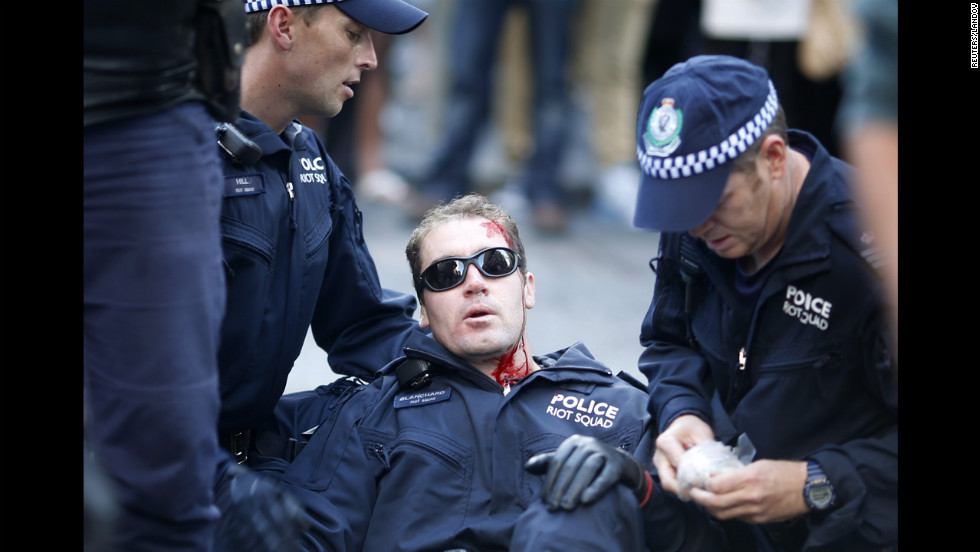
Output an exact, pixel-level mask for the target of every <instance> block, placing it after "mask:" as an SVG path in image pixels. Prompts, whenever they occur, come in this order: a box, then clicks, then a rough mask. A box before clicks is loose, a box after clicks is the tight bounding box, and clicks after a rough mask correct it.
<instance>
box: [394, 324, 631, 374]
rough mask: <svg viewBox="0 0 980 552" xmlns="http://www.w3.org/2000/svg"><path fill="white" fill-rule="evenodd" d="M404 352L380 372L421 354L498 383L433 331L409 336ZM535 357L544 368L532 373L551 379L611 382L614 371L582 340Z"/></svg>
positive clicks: (423, 357)
mask: <svg viewBox="0 0 980 552" xmlns="http://www.w3.org/2000/svg"><path fill="white" fill-rule="evenodd" d="M404 353H405V354H404V356H402V357H400V358H398V359H395V360H394V361H392V362H390V363H389V364H388V365H387V366H385V367H384V368H382V369H381V370H380V371H379V372H378V375H379V376H382V375H387V374H391V373H393V371H394V369H395V368H396V367H397V366H398V365H400V364H401V363H402V362H403V361H404V360H405V359H406V358H418V359H422V360H425V361H428V362H430V363H432V364H434V365H436V366H439V367H441V368H442V369H448V370H453V371H456V372H457V373H458V374H460V375H462V376H464V377H467V379H473V380H475V381H479V382H481V383H484V382H485V383H487V384H490V385H496V383H495V382H493V381H492V380H491V379H490V378H487V377H486V376H485V375H484V374H483V373H482V372H480V371H479V370H477V369H476V368H475V367H474V366H473V365H471V364H470V363H468V362H466V361H465V360H463V359H461V358H459V357H458V356H456V355H454V354H453V353H451V352H450V351H449V350H448V349H446V348H445V347H443V346H442V345H440V344H439V343H438V342H437V341H436V340H435V339H434V338H433V337H432V336H431V335H422V334H421V333H418V332H416V333H414V334H413V335H412V336H411V337H409V340H408V342H407V343H406V345H405V348H404ZM534 359H535V361H537V363H538V365H539V366H541V370H538V371H537V372H534V374H532V375H531V376H530V377H531V378H534V377H546V378H548V379H550V380H552V381H556V382H557V381H578V382H586V383H603V384H608V383H609V380H610V378H612V376H613V373H612V370H610V369H609V368H608V367H607V366H606V365H605V364H602V363H601V362H599V361H598V360H596V359H595V357H593V356H592V353H591V352H590V351H589V349H588V348H587V347H586V346H585V344H584V343H582V342H581V341H579V342H576V343H574V344H573V345H571V346H569V347H566V348H564V349H560V350H558V351H553V352H551V353H547V354H545V355H543V356H535V357H534Z"/></svg>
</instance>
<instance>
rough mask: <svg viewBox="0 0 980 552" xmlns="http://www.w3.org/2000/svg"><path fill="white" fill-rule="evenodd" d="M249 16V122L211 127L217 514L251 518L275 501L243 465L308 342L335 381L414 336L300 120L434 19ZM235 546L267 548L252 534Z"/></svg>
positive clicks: (307, 8) (339, 12)
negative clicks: (376, 36) (383, 47)
mask: <svg viewBox="0 0 980 552" xmlns="http://www.w3.org/2000/svg"><path fill="white" fill-rule="evenodd" d="M244 11H245V14H246V38H247V43H248V44H247V49H246V51H245V60H244V63H243V65H242V70H241V113H240V115H239V117H238V118H237V120H235V121H234V122H233V123H231V124H227V125H220V126H219V127H218V129H217V132H216V134H217V136H216V141H217V142H218V144H217V146H216V147H217V148H218V150H219V151H220V153H221V156H222V159H223V172H224V178H223V185H224V188H223V192H224V200H223V206H222V211H221V232H222V240H223V241H222V245H223V252H224V267H225V276H226V280H227V309H226V313H225V317H224V321H223V324H222V327H221V343H220V349H219V352H218V364H219V370H220V392H221V412H220V417H219V420H218V431H219V440H220V444H221V446H222V448H224V449H225V450H226V451H227V452H228V454H227V456H226V462H225V463H224V464H223V465H222V466H221V468H220V469H219V474H218V483H217V487H216V491H217V493H218V502H219V505H223V506H224V507H225V508H226V509H231V508H240V509H246V510H248V509H250V508H254V507H255V505H256V504H262V505H265V506H267V505H270V504H272V505H275V504H276V502H277V501H274V500H262V499H259V500H255V497H254V496H250V495H249V494H250V493H253V491H254V489H256V488H258V487H256V485H253V484H251V483H249V484H245V483H240V482H239V483H236V479H237V478H254V475H255V474H254V472H252V471H249V470H247V469H245V468H244V467H243V466H242V465H240V464H243V463H244V464H247V460H248V455H249V450H250V448H251V446H252V445H253V443H254V433H255V432H254V430H255V428H257V427H258V426H259V425H260V424H261V423H262V422H263V420H265V419H266V418H267V417H268V416H270V415H271V413H272V410H273V407H274V405H275V404H276V402H277V401H278V400H279V398H280V396H281V395H282V392H283V390H284V389H285V386H286V381H287V377H288V375H289V372H290V370H291V369H292V366H293V363H294V362H295V360H296V358H297V357H298V356H299V353H300V350H301V349H302V347H303V344H304V342H305V340H306V337H307V333H308V332H312V335H313V337H314V339H315V340H316V343H317V344H318V345H319V346H320V347H321V348H322V349H323V350H324V351H326V352H327V354H328V362H329V365H330V368H331V369H332V370H333V371H334V372H337V373H340V374H345V375H350V376H357V377H360V378H363V379H372V378H373V377H374V373H375V371H376V370H377V369H378V368H379V367H381V366H384V365H385V364H386V363H387V362H388V361H390V360H391V359H393V358H395V357H396V356H397V355H398V354H399V353H400V351H401V346H402V345H403V343H404V342H405V340H406V339H407V338H408V337H409V336H410V335H412V334H413V333H415V332H419V331H420V330H419V329H418V324H417V322H416V321H415V320H414V319H413V318H412V315H413V313H414V310H415V307H416V302H415V299H414V297H412V296H411V295H408V294H404V293H396V292H394V291H391V290H387V289H384V288H382V287H381V284H380V281H379V277H378V273H377V269H376V267H375V264H374V260H373V259H372V257H371V253H370V251H369V250H368V247H367V244H366V243H365V241H364V236H363V232H362V230H363V228H362V219H361V211H360V210H359V208H358V206H357V202H356V201H355V198H354V193H353V190H352V188H351V185H350V182H349V181H348V180H347V178H346V177H345V176H344V175H343V174H342V173H341V171H340V170H339V169H338V167H337V165H336V164H335V163H334V161H333V160H332V159H331V158H330V157H329V155H328V154H327V152H326V150H325V148H324V145H323V143H322V142H321V140H320V139H319V137H318V136H317V134H316V132H314V131H313V130H312V129H310V128H308V127H306V126H304V125H303V124H302V123H301V122H300V121H299V120H298V117H300V116H305V115H311V116H322V117H333V116H335V115H337V113H339V112H340V110H341V108H342V106H343V103H344V102H345V101H346V100H347V99H349V98H351V97H353V95H354V94H355V91H356V88H357V86H356V85H357V83H358V82H359V81H360V79H361V75H362V74H363V73H364V72H365V71H371V70H373V69H375V68H376V66H377V57H376V55H375V51H374V45H373V41H372V32H374V31H377V32H382V33H388V34H402V33H407V32H409V31H411V30H413V29H415V28H416V27H418V26H419V25H420V24H421V23H422V22H423V21H424V20H425V19H426V17H427V14H426V13H425V12H424V11H422V10H419V9H418V8H416V7H414V6H412V5H411V4H409V3H407V2H403V1H402V0H254V1H246V2H245V3H244ZM325 368H326V367H325ZM265 488H266V490H267V491H268V492H269V493H270V494H277V493H276V492H275V491H273V490H272V489H271V488H269V487H268V486H266V487H265ZM263 492H264V491H263ZM277 498H278V499H279V502H281V503H282V504H283V508H281V509H279V510H275V511H272V510H274V506H270V508H271V509H270V510H269V511H266V512H264V513H263V512H262V511H256V512H254V515H255V516H256V517H259V518H261V517H264V518H265V519H269V520H272V521H271V522H270V523H269V525H271V527H265V528H264V529H263V526H262V525H261V524H259V523H256V524H254V525H255V526H256V527H257V529H255V531H256V532H257V533H259V534H260V535H259V536H260V537H262V536H267V535H268V534H269V533H274V532H275V531H274V529H278V528H281V527H283V526H289V524H290V523H292V522H290V521H288V520H290V519H293V516H292V514H291V512H292V505H291V504H289V502H288V500H287V499H285V498H282V497H281V496H278V495H277ZM277 520H278V521H277ZM243 525H245V524H238V526H237V527H230V528H229V527H225V528H224V529H226V530H227V531H231V532H235V531H237V530H239V529H241V528H242V527H241V526H243ZM263 531H264V533H263ZM220 533H221V531H220V529H219V534H220ZM286 533H288V531H287V532H285V533H284V534H283V535H282V538H287V536H286ZM232 537H233V541H234V542H237V543H240V546H244V547H246V548H247V549H250V550H254V549H256V547H257V546H260V545H259V543H260V540H259V538H258V537H256V538H255V539H252V537H253V536H252V535H250V534H247V533H246V534H244V535H242V534H234V535H232ZM274 544H275V543H271V544H270V547H272V546H274ZM229 548H230V547H229Z"/></svg>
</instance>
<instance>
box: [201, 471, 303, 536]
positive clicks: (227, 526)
mask: <svg viewBox="0 0 980 552" xmlns="http://www.w3.org/2000/svg"><path fill="white" fill-rule="evenodd" d="M215 503H216V504H217V505H218V508H220V509H221V519H220V520H219V521H218V529H217V531H216V532H215V537H214V549H215V551H216V552H224V551H232V550H249V551H250V552H272V551H285V550H294V549H295V548H296V544H295V541H296V540H297V539H298V537H299V535H300V534H302V533H303V531H305V530H306V529H307V528H308V527H309V525H310V518H309V516H308V515H307V514H306V511H305V510H304V509H303V506H302V505H301V504H300V503H299V501H298V500H297V499H296V498H295V497H294V496H293V495H291V494H289V491H288V490H287V489H286V488H285V487H283V486H282V485H281V484H280V483H279V482H278V481H276V480H274V479H272V478H271V477H269V476H267V475H263V474H261V473H259V472H256V471H253V470H250V469H248V468H246V467H244V466H240V465H238V464H232V465H231V467H229V468H228V471H226V472H225V474H224V475H223V476H222V477H221V479H220V480H219V481H218V483H217V485H216V486H215Z"/></svg>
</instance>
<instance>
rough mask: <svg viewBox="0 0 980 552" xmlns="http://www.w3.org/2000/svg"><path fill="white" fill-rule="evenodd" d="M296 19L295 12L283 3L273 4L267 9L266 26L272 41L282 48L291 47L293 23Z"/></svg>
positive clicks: (288, 48)
mask: <svg viewBox="0 0 980 552" xmlns="http://www.w3.org/2000/svg"><path fill="white" fill-rule="evenodd" d="M296 21H298V19H297V18H296V13H295V12H294V11H293V10H291V9H289V8H287V7H286V6H283V5H281V4H280V5H277V6H273V8H272V9H271V10H269V19H268V21H267V22H266V28H267V29H268V30H269V34H270V35H271V36H272V41H273V42H275V43H276V46H278V47H279V48H280V49H282V50H290V49H292V47H293V40H294V38H295V37H294V36H293V25H294V24H295V23H296Z"/></svg>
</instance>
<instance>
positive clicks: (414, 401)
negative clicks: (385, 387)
mask: <svg viewBox="0 0 980 552" xmlns="http://www.w3.org/2000/svg"><path fill="white" fill-rule="evenodd" d="M450 394H452V389H450V388H449V387H444V388H442V389H432V388H427V389H423V390H421V391H413V392H411V393H401V394H399V395H396V396H395V408H408V407H410V406H425V405H427V404H432V403H437V402H442V401H447V400H449V396H450Z"/></svg>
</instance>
